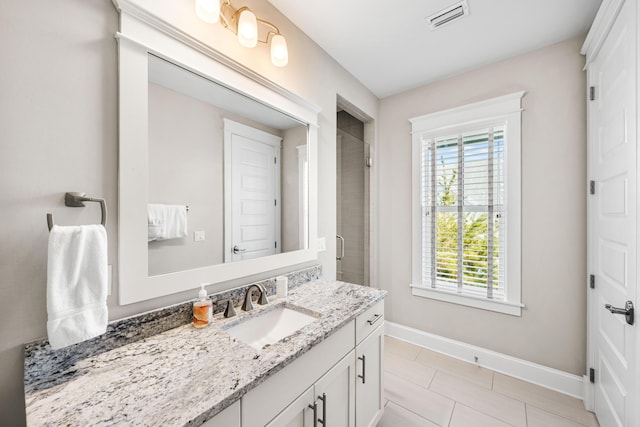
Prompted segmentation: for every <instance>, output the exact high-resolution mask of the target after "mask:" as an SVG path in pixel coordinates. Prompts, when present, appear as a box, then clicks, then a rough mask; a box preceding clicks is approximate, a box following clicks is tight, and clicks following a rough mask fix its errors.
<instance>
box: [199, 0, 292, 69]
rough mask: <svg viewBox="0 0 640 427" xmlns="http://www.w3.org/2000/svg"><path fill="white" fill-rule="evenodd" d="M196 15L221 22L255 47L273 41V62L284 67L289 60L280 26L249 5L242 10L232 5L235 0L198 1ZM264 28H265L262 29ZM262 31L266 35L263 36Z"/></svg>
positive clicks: (243, 40) (240, 41) (243, 42)
mask: <svg viewBox="0 0 640 427" xmlns="http://www.w3.org/2000/svg"><path fill="white" fill-rule="evenodd" d="M195 2H196V5H195V7H196V15H197V16H198V18H200V19H201V20H203V21H204V22H208V23H216V22H220V23H221V24H222V25H223V26H224V27H225V28H226V29H228V30H230V31H231V32H233V33H234V34H235V35H236V36H237V37H238V42H239V43H240V44H241V45H242V46H245V47H248V48H252V47H255V46H257V44H258V42H260V43H265V44H269V42H271V63H273V65H275V66H276V67H284V66H285V65H287V63H288V62H289V51H288V49H287V41H286V40H285V38H284V36H283V35H282V34H280V29H278V27H276V26H275V25H274V24H272V23H271V22H269V21H265V20H264V19H260V18H258V17H256V15H255V13H253V12H252V11H251V9H249V8H248V7H247V6H243V7H241V8H239V9H236V8H234V7H233V6H232V5H231V0H223V2H222V3H220V0H195ZM260 30H262V31H260ZM261 34H262V37H261Z"/></svg>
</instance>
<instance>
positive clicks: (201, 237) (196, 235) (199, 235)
mask: <svg viewBox="0 0 640 427" xmlns="http://www.w3.org/2000/svg"><path fill="white" fill-rule="evenodd" d="M193 241H194V242H204V241H205V234H204V231H194V232H193Z"/></svg>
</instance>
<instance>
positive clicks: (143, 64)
mask: <svg viewBox="0 0 640 427" xmlns="http://www.w3.org/2000/svg"><path fill="white" fill-rule="evenodd" d="M121 12H122V13H121V31H120V33H119V34H118V40H119V67H120V70H119V71H120V75H119V77H120V158H119V272H120V275H119V299H120V303H121V304H129V303H133V302H138V301H142V300H146V299H151V298H155V297H159V296H163V295H168V294H172V293H176V292H180V291H184V290H188V289H195V288H197V287H198V286H199V284H200V283H206V284H221V283H222V282H225V281H229V280H232V279H237V278H241V277H245V276H249V275H254V274H258V273H261V272H266V271H270V270H276V269H280V268H284V267H287V266H293V265H296V264H300V263H303V262H307V261H311V260H314V259H316V257H317V251H316V247H315V242H316V240H317V231H316V218H315V212H316V211H317V210H316V206H315V204H316V186H317V184H316V176H317V173H316V143H317V115H318V109H317V108H315V107H313V106H312V105H310V104H308V103H306V102H304V101H303V100H301V99H299V98H297V97H296V96H295V95H292V94H290V93H288V92H287V91H286V90H284V89H282V88H278V87H274V86H273V85H269V86H270V87H268V86H267V85H265V84H264V82H263V81H258V80H259V79H256V78H255V76H252V75H250V73H243V72H242V70H241V69H233V68H231V67H229V66H228V65H226V64H223V63H222V62H220V61H218V60H216V58H215V56H214V55H212V54H211V53H212V52H207V50H206V49H202V46H195V45H190V43H184V40H183V41H182V42H180V41H178V40H176V39H175V38H174V37H172V36H171V35H170V34H168V33H166V32H164V31H159V30H158V29H155V28H153V27H152V26H149V25H141V24H144V23H143V22H141V21H139V20H137V19H134V18H132V17H130V16H128V14H127V13H126V11H121ZM212 56H213V57H212ZM222 286H223V285H220V290H222Z"/></svg>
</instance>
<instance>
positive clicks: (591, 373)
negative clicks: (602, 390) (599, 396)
mask: <svg viewBox="0 0 640 427" xmlns="http://www.w3.org/2000/svg"><path fill="white" fill-rule="evenodd" d="M589 382H591V383H595V382H596V370H595V369H593V368H589Z"/></svg>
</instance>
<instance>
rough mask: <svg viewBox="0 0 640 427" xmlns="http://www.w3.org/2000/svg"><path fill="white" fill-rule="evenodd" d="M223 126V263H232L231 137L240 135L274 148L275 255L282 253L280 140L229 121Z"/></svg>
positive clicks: (277, 137) (258, 130) (224, 122)
mask: <svg viewBox="0 0 640 427" xmlns="http://www.w3.org/2000/svg"><path fill="white" fill-rule="evenodd" d="M223 124H224V126H223V127H224V166H223V169H224V248H223V252H224V262H232V261H234V260H233V256H232V255H233V254H232V252H231V248H232V247H233V221H234V218H233V210H232V199H233V196H232V194H231V193H232V182H233V181H232V180H233V176H232V175H233V174H232V170H231V166H230V165H231V164H232V163H231V160H232V142H233V141H232V140H233V138H232V136H233V135H240V136H243V137H245V138H248V139H252V140H255V141H258V142H260V143H263V144H267V145H270V146H272V147H273V148H274V155H275V157H276V162H275V164H274V173H275V181H274V186H275V199H276V204H275V206H274V209H275V215H274V221H275V230H274V232H275V241H276V254H279V253H281V251H282V236H281V235H280V233H281V230H280V228H281V209H282V199H281V197H280V178H281V177H280V175H281V173H282V165H281V162H280V154H281V153H280V151H281V149H282V138H281V137H279V136H277V135H273V134H270V133H268V132H265V131H262V130H260V129H256V128H254V127H251V126H248V125H245V124H242V123H239V122H236V121H233V120H231V119H227V118H225V119H223Z"/></svg>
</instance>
